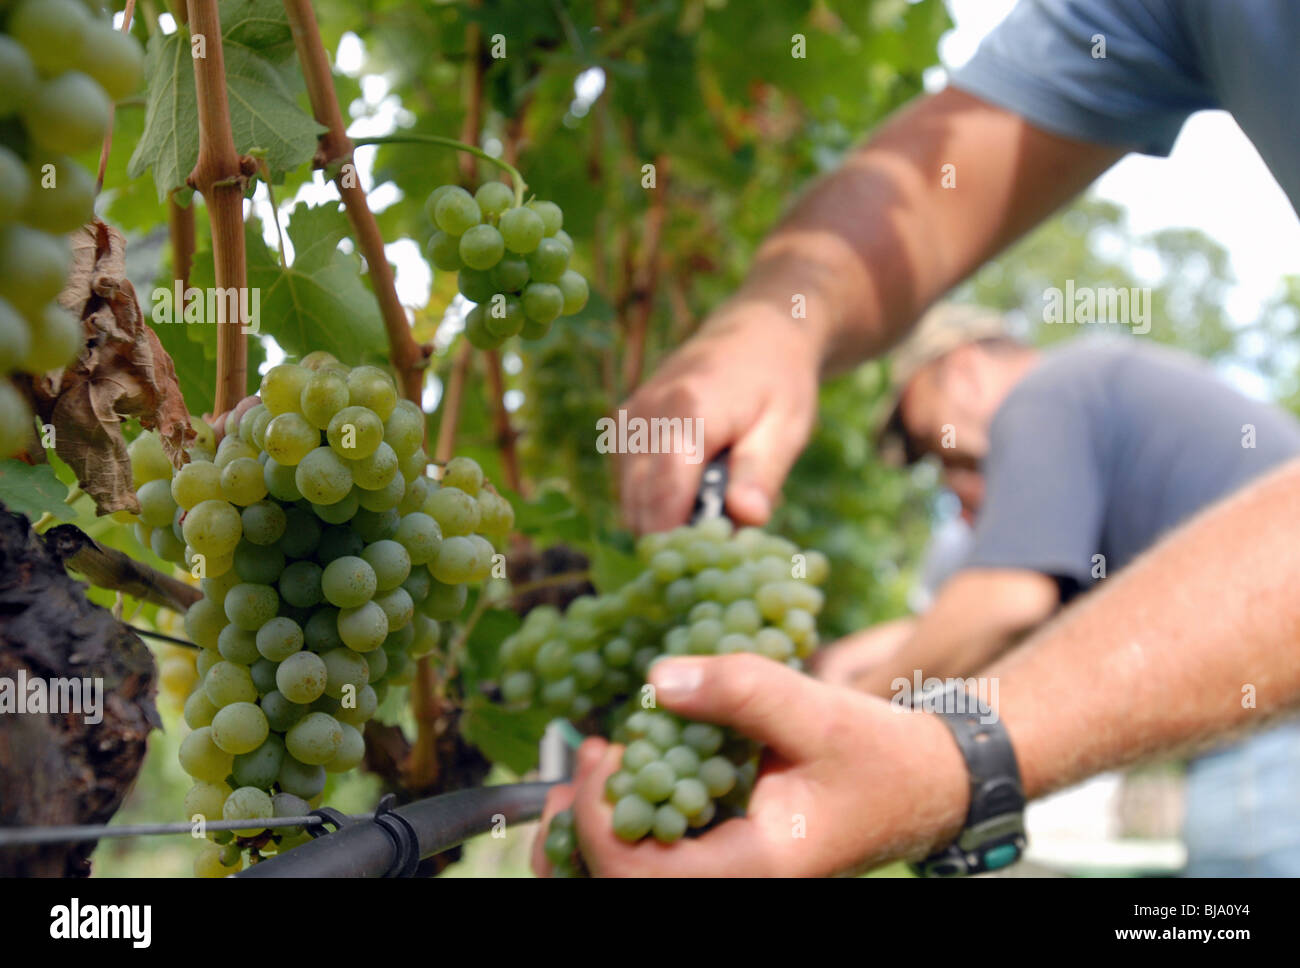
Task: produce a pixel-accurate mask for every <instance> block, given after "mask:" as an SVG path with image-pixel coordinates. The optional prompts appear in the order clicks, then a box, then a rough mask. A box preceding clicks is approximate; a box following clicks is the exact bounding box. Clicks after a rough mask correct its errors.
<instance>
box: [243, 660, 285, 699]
mask: <svg viewBox="0 0 1300 968" xmlns="http://www.w3.org/2000/svg"><path fill="white" fill-rule="evenodd" d="M279 665H280V663H278V662H272V661H271V660H270V659H258V660H257V661H256V662H254V663H253V664H252V665H251V666H249V667H248V674H249V675H250V676H252V677H253V685H255V686H256V687H257V694H258V695H259V696H264V695H266V694H267V693H268V692H275V691H276V688H275V670H276V669H277V668H278V667H279Z"/></svg>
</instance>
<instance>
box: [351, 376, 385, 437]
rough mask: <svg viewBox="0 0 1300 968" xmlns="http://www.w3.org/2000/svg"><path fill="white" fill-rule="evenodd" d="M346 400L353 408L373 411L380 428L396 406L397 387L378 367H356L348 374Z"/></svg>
mask: <svg viewBox="0 0 1300 968" xmlns="http://www.w3.org/2000/svg"><path fill="white" fill-rule="evenodd" d="M348 400H349V402H350V403H351V404H352V406H354V407H365V408H366V409H368V410H371V411H373V412H374V413H375V415H376V416H377V417H379V420H380V424H381V426H382V423H383V421H385V420H387V419H388V418H389V416H391V415H392V412H393V409H394V408H395V407H396V406H397V387H396V386H395V385H394V384H393V380H392V378H391V377H390V376H389V375H388V374H387V373H385V372H384V371H383V370H381V369H380V368H379V367H377V366H358V367H356V368H355V369H353V370H352V372H351V373H349V374H348Z"/></svg>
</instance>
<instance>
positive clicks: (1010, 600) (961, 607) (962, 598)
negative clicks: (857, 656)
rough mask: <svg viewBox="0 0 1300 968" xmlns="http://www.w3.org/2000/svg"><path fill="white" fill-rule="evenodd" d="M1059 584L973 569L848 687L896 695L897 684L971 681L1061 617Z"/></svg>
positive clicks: (1029, 574)
mask: <svg viewBox="0 0 1300 968" xmlns="http://www.w3.org/2000/svg"><path fill="white" fill-rule="evenodd" d="M1058 602H1059V592H1058V589H1057V586H1056V582H1055V581H1054V580H1053V579H1051V578H1049V577H1048V576H1047V575H1044V574H1041V573H1039V572H1036V571H1024V570H1020V569H1009V568H1006V569H1004V568H971V569H967V570H965V571H960V572H958V573H957V574H956V575H954V576H953V577H952V578H950V579H949V580H948V581H947V582H945V583H944V585H943V587H942V588H941V589H940V590H939V594H938V595H937V596H936V598H935V600H934V604H933V605H931V606H930V608H929V609H928V610H927V611H926V613H925V614H924V615H922V616H921V617H920V618H919V619H918V620H917V622H916V627H915V630H914V631H913V633H912V635H911V636H910V637H909V638H908V639H907V640H906V641H905V642H903V643H902V645H901V646H900V647H899V648H898V649H897V650H895V651H893V652H891V653H889V654H887V655H883V656H881V657H880V661H878V662H875V663H872V664H871V665H866V667H865V668H861V669H859V671H858V674H857V675H856V676H854V677H853V679H852V681H851V682H850V683H848V684H850V685H852V686H853V687H854V688H856V689H861V690H862V691H864V692H869V693H871V694H872V695H876V696H882V697H885V698H888V697H889V696H891V695H893V693H894V691H895V690H894V687H893V682H894V680H895V679H896V678H899V677H901V678H904V679H906V680H907V681H908V682H911V681H912V676H913V673H914V672H915V671H916V670H918V669H919V670H920V671H921V674H922V675H924V676H937V677H939V678H941V679H942V678H946V677H948V676H966V675H970V674H972V673H974V672H976V671H978V670H980V669H983V668H984V667H985V666H986V665H988V664H989V663H990V662H992V661H993V660H994V659H995V658H997V657H998V656H999V655H1001V654H1002V653H1003V652H1006V651H1007V649H1009V648H1011V647H1012V646H1013V645H1015V644H1016V643H1018V642H1019V641H1020V640H1021V639H1023V638H1024V637H1025V636H1026V635H1027V634H1028V633H1029V632H1031V631H1033V630H1034V629H1035V628H1037V627H1038V626H1039V625H1041V624H1042V623H1043V622H1045V621H1047V620H1048V619H1049V618H1050V617H1051V616H1052V613H1053V612H1055V611H1056V606H1057V604H1058Z"/></svg>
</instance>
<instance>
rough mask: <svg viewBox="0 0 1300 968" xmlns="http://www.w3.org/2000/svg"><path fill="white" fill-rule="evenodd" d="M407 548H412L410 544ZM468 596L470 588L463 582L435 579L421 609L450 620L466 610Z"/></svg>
mask: <svg viewBox="0 0 1300 968" xmlns="http://www.w3.org/2000/svg"><path fill="white" fill-rule="evenodd" d="M407 550H408V551H409V550H410V545H407ZM411 560H412V561H414V560H415V559H414V558H412V559H411ZM468 597H469V589H468V588H466V587H465V586H464V585H462V584H459V583H457V584H454V585H453V584H445V583H443V582H440V581H434V582H433V583H432V585H431V586H430V588H429V595H428V597H427V598H425V600H424V601H423V602H421V603H420V611H422V612H423V613H424V614H425V615H426V616H428V617H429V618H431V619H436V620H437V621H440V622H449V621H451V620H452V619H454V618H455V617H456V616H458V615H459V614H460V613H461V612H462V611H464V609H465V600H466V599H467V598H468Z"/></svg>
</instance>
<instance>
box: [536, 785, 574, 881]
mask: <svg viewBox="0 0 1300 968" xmlns="http://www.w3.org/2000/svg"><path fill="white" fill-rule="evenodd" d="M573 796H574V789H573V786H572V785H570V784H567V783H564V784H560V785H558V786H553V787H551V789H550V790H549V791H548V792H547V794H546V805H545V806H544V807H543V808H542V825H541V828H540V829H539V830H538V831H537V836H536V837H534V838H533V849H532V853H531V858H530V860H531V866H532V868H533V873H534V874H536V875H537V876H538V877H550V876H551V862H550V861H549V860H547V859H546V832H547V831H548V830H549V829H550V827H551V818H552V817H554V816H555V815H556V814H557V813H560V812H561V811H563V810H567V809H569V807H571V806H573Z"/></svg>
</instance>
